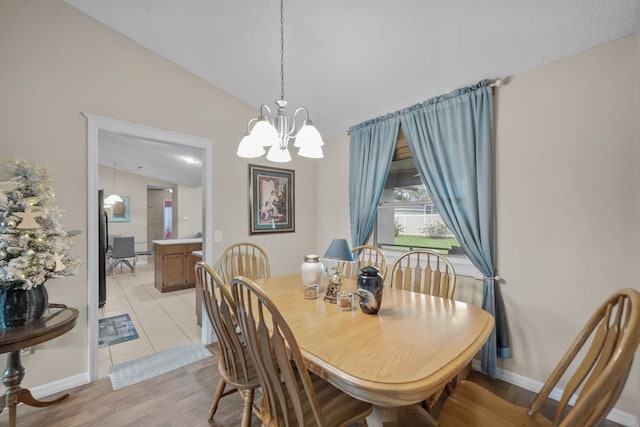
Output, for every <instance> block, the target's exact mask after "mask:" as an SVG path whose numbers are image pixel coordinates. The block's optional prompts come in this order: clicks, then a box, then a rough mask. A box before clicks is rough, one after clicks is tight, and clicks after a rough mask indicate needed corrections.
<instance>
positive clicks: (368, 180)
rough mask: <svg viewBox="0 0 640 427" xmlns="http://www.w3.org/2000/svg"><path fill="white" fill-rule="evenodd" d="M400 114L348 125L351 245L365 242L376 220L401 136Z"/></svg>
mask: <svg viewBox="0 0 640 427" xmlns="http://www.w3.org/2000/svg"><path fill="white" fill-rule="evenodd" d="M399 124H400V121H399V118H398V116H397V115H388V116H386V117H381V118H378V119H373V120H370V121H367V122H364V123H361V124H359V125H357V126H353V127H352V128H351V129H349V132H350V134H351V142H350V144H349V212H350V216H351V245H352V247H353V246H359V245H364V244H365V243H366V242H367V240H368V239H369V236H371V233H372V232H373V226H374V224H375V220H376V212H377V210H378V203H379V202H380V197H381V196H382V190H383V189H384V183H385V181H386V180H387V175H388V174H389V166H391V159H392V157H393V151H394V149H395V146H396V140H397V139H398V128H399Z"/></svg>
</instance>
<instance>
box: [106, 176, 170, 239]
mask: <svg viewBox="0 0 640 427" xmlns="http://www.w3.org/2000/svg"><path fill="white" fill-rule="evenodd" d="M115 177H116V188H115V191H116V192H117V193H118V194H119V195H121V196H129V208H130V212H129V222H110V223H109V235H112V236H113V235H116V234H119V235H122V236H133V237H134V238H135V239H134V240H135V241H136V250H138V251H144V250H146V249H147V240H148V239H147V205H148V204H147V185H156V186H171V184H169V183H166V182H163V181H157V180H153V179H149V178H145V177H142V176H140V175H136V174H132V173H127V172H124V171H121V170H118V169H117V168H116V173H115ZM98 188H99V189H103V190H104V194H105V197H106V196H108V195H109V194H111V193H112V192H113V168H112V167H111V168H110V167H106V166H100V167H99V168H98Z"/></svg>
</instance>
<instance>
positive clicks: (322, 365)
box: [256, 274, 494, 426]
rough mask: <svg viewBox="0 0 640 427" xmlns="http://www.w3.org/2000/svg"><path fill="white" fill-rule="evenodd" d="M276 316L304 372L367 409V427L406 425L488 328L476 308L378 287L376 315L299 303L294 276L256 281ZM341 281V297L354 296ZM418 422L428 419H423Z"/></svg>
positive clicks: (300, 289) (489, 321)
mask: <svg viewBox="0 0 640 427" xmlns="http://www.w3.org/2000/svg"><path fill="white" fill-rule="evenodd" d="M256 283H257V284H258V285H259V286H260V287H261V288H262V289H263V290H264V291H265V293H266V294H267V295H268V297H269V298H270V299H271V300H272V301H273V302H274V303H275V304H276V306H277V307H278V309H279V310H280V312H281V313H282V314H283V315H284V317H285V319H286V321H287V323H288V324H289V326H290V328H291V330H292V331H293V334H294V335H295V337H296V340H297V342H298V345H299V346H300V349H301V351H302V354H303V356H304V358H305V362H306V364H307V368H308V369H309V370H310V371H311V372H313V373H314V374H316V375H318V376H320V377H321V378H323V379H325V380H326V381H328V382H329V383H331V384H333V385H334V386H335V387H337V388H339V389H340V390H342V391H344V392H345V393H347V394H349V395H351V396H353V397H355V398H357V399H360V400H362V401H366V402H369V403H371V404H373V405H374V412H373V414H372V416H371V417H370V418H371V419H368V424H369V425H370V426H376V425H383V424H384V425H385V426H387V425H410V424H413V422H410V421H408V420H409V419H415V414H416V411H418V412H419V411H422V409H421V408H419V407H418V406H417V405H415V404H416V403H419V402H422V401H423V400H424V399H426V398H427V397H429V396H430V395H431V394H433V393H435V392H437V391H438V390H440V389H441V388H442V387H443V386H444V385H446V384H447V383H448V382H449V381H450V380H451V379H452V378H453V377H455V376H456V375H457V374H458V373H459V372H460V371H461V370H462V369H463V368H464V367H466V366H467V365H468V364H469V363H470V361H471V360H472V359H473V357H474V356H475V355H476V354H477V353H478V351H479V350H480V349H481V347H482V345H483V344H484V342H485V341H486V340H487V339H488V337H489V335H490V334H491V331H492V329H493V326H494V319H493V317H492V316H491V315H490V314H489V313H488V312H486V311H484V310H482V309H481V308H480V307H477V306H474V305H471V304H467V303H464V302H460V301H455V300H449V299H445V298H440V297H434V296H430V295H424V294H420V293H416V292H410V291H405V290H402V289H397V288H389V287H387V286H385V288H384V291H383V296H382V303H381V306H380V311H379V312H378V313H377V314H364V313H363V312H362V311H361V310H360V308H359V305H358V299H357V298H354V308H353V309H352V310H351V311H341V310H339V309H338V307H337V305H336V304H332V303H329V302H326V301H324V300H323V296H324V294H325V292H326V289H327V278H326V277H325V279H324V280H323V283H322V285H321V288H320V292H319V295H318V298H317V299H305V298H304V286H303V284H302V278H301V277H300V275H299V274H291V275H286V276H278V277H271V278H268V279H260V280H256ZM355 289H356V281H355V280H350V279H346V278H345V279H344V280H343V283H342V287H341V290H346V291H355ZM424 415H425V420H426V419H428V414H426V411H425V412H424Z"/></svg>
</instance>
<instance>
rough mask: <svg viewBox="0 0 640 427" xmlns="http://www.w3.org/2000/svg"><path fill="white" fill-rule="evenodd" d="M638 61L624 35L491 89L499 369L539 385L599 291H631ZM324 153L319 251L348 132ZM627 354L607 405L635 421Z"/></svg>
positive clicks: (639, 49)
mask: <svg viewBox="0 0 640 427" xmlns="http://www.w3.org/2000/svg"><path fill="white" fill-rule="evenodd" d="M639 58H640V34H635V35H632V36H629V37H626V38H623V39H620V40H618V41H615V42H613V43H609V44H607V45H604V46H601V47H599V48H596V49H592V50H590V51H587V52H584V53H582V54H579V55H576V56H573V57H570V58H566V59H564V60H561V61H558V62H556V63H553V64H549V65H546V66H543V67H540V68H538V69H535V70H532V71H529V72H525V73H522V74H518V75H516V76H514V77H513V80H512V81H511V82H510V83H509V84H507V85H506V86H503V87H501V88H499V89H498V90H497V92H496V97H495V100H496V183H497V233H498V240H497V248H498V260H497V266H498V269H499V274H500V276H501V277H503V278H504V280H505V283H504V284H503V285H502V291H503V294H504V298H505V303H506V306H507V311H508V315H509V323H510V325H509V326H510V333H511V339H512V351H513V358H512V359H509V360H506V361H499V367H501V368H503V369H504V370H506V371H508V372H511V373H514V374H516V375H520V376H522V377H525V378H528V379H531V380H534V381H539V382H542V381H544V380H545V379H546V378H547V376H548V375H549V374H550V372H551V370H552V369H553V367H554V366H555V365H556V363H557V362H558V360H559V359H560V358H561V357H562V355H563V353H564V351H565V350H566V349H567V347H568V346H569V344H570V343H571V342H572V341H573V339H574V338H575V337H576V335H577V333H578V331H579V330H580V328H581V327H582V326H583V325H584V323H585V322H586V321H587V319H588V317H589V316H590V315H591V314H592V312H593V311H594V310H595V309H596V308H597V306H599V304H600V303H601V302H602V301H603V300H604V299H605V298H606V297H608V296H609V295H610V294H611V293H613V292H614V291H615V290H616V289H619V288H622V287H633V288H636V289H640V280H639V279H638V277H639V276H640V269H639V267H638V266H639V265H640V262H638V260H639V259H640V249H639V247H640V231H639V230H640V226H639V221H640V202H639V197H640V176H639V175H640V174H639V171H640V167H639V164H640V160H639V159H640V154H639V152H640V142H639V141H640V135H639V132H640V131H639V129H638V127H639V126H638V117H639V116H640V108H639V103H640V102H639V98H640V92H639V90H638V88H639V87H640V77H639V76H638V73H639V72H640V71H639V70H640V67H639V65H638V62H639ZM418 101H420V99H416V102H418ZM326 153H327V160H329V161H323V162H320V163H319V164H318V200H319V204H318V229H317V234H316V236H317V240H318V244H319V245H320V247H326V245H327V244H328V242H329V241H330V238H331V237H332V236H333V235H335V234H340V233H342V235H344V236H347V238H349V239H350V234H349V222H348V212H349V192H348V185H349V184H348V181H349V173H348V167H349V162H348V157H349V143H348V137H346V136H341V137H339V138H338V139H336V140H334V141H331V142H330V143H328V144H327V149H326ZM327 200H332V202H331V203H327ZM336 227H337V229H339V230H341V232H334V231H333V230H335V229H336ZM464 285H465V286H463V287H465V289H466V290H469V289H471V288H468V289H467V288H466V287H467V286H471V287H472V286H473V283H472V282H470V281H468V280H467V281H466V282H465V283H464ZM461 289H462V288H461ZM468 297H472V295H467V296H466V298H468ZM638 359H639V356H637V355H636V360H635V363H634V367H633V368H632V372H631V374H630V376H629V380H628V381H627V385H626V388H625V390H624V393H623V394H622V396H621V397H620V400H619V401H618V405H617V408H619V409H620V410H622V411H625V412H628V413H630V414H633V415H635V416H636V417H638V418H639V419H640V408H639V407H638V399H639V397H640V360H638Z"/></svg>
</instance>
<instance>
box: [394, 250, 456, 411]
mask: <svg viewBox="0 0 640 427" xmlns="http://www.w3.org/2000/svg"><path fill="white" fill-rule="evenodd" d="M388 283H389V286H390V287H395V288H401V289H405V290H409V291H413V292H420V293H423V294H427V295H433V296H438V297H443V298H448V299H453V295H454V292H455V290H456V272H455V270H454V268H453V265H452V264H451V261H449V260H448V259H447V258H446V257H445V256H443V255H441V254H439V253H438V252H435V251H432V250H428V249H422V250H414V251H408V252H405V253H403V254H402V255H400V256H399V257H398V258H397V259H396V261H395V262H394V263H393V266H392V267H391V275H390V276H389V280H388ZM456 382H457V373H456V376H454V377H452V378H451V380H450V381H449V382H448V383H447V384H446V386H444V387H442V388H441V389H440V390H438V391H437V392H435V393H434V394H432V395H431V396H428V397H427V398H425V400H424V401H423V402H422V406H423V407H424V408H425V409H426V410H427V411H429V412H431V411H432V409H433V407H434V405H435V404H436V403H437V402H438V401H439V399H440V397H441V396H442V393H445V392H446V393H450V392H451V390H453V388H454V387H455V386H456Z"/></svg>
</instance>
